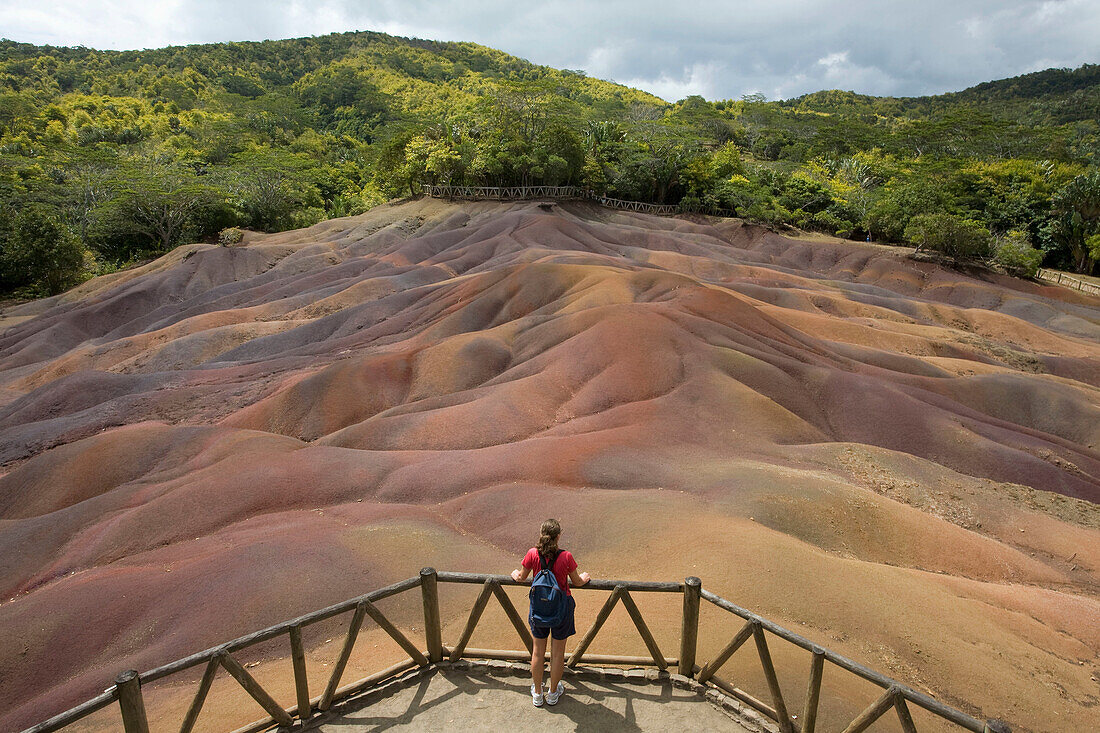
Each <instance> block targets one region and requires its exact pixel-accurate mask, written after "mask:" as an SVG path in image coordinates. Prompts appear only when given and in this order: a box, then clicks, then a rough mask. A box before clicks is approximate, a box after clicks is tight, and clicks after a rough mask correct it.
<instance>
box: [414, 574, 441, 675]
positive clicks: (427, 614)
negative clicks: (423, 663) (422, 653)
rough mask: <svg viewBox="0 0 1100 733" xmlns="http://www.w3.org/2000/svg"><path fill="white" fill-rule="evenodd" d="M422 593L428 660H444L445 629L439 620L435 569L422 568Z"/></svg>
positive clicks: (433, 661) (437, 586)
mask: <svg viewBox="0 0 1100 733" xmlns="http://www.w3.org/2000/svg"><path fill="white" fill-rule="evenodd" d="M420 593H421V595H422V596H423V597H424V638H425V639H426V640H427V643H428V659H429V660H430V661H431V662H432V663H435V662H438V661H440V660H442V659H443V627H442V624H441V622H440V620H439V585H438V576H437V575H436V572H435V568H421V570H420Z"/></svg>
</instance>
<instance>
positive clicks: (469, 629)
mask: <svg viewBox="0 0 1100 733" xmlns="http://www.w3.org/2000/svg"><path fill="white" fill-rule="evenodd" d="M492 592H493V581H492V580H486V581H485V584H484V585H482V586H481V593H479V594H478V596H477V600H476V601H474V607H473V608H471V609H470V618H469V619H467V620H466V628H464V629H463V630H462V636H460V637H459V639H458V643H457V644H455V648H454V649H452V650H451V656H450V660H451V661H452V662H457V661H458V660H459V659H461V658H462V652H464V651H465V650H466V645H467V644H469V643H470V637H471V636H473V635H474V629H475V628H477V622H478V621H480V620H481V614H482V613H483V612H484V611H485V605H486V604H487V603H488V602H489V595H490V594H491V593H492Z"/></svg>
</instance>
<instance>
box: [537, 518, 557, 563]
mask: <svg viewBox="0 0 1100 733" xmlns="http://www.w3.org/2000/svg"><path fill="white" fill-rule="evenodd" d="M559 534H561V525H560V524H558V520H556V519H547V520H546V521H545V522H543V523H542V527H540V528H539V544H538V551H539V554H540V555H543V556H546V557H549V556H550V555H552V554H553V553H554V552H556V551H557V549H558V535H559Z"/></svg>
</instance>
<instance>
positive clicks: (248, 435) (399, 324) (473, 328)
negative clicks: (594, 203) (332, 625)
mask: <svg viewBox="0 0 1100 733" xmlns="http://www.w3.org/2000/svg"><path fill="white" fill-rule="evenodd" d="M0 329H6V330H2V331H0V462H2V463H3V468H0V594H2V595H0V598H2V599H3V602H2V603H0V688H2V691H0V699H4V700H5V701H11V702H14V703H16V704H15V705H14V706H13V707H9V708H8V709H7V710H0V729H4V730H7V729H11V728H12V727H15V726H21V725H24V724H29V723H31V722H35V721H36V720H38V719H41V718H44V717H46V716H47V715H49V714H51V713H53V712H56V711H57V710H58V709H61V708H63V707H67V706H68V705H70V704H73V703H75V702H77V701H79V700H81V699H83V698H85V697H88V696H91V695H92V694H95V693H96V692H98V691H99V690H101V689H102V688H103V686H104V684H105V682H106V681H107V680H109V679H110V678H111V677H113V675H114V674H115V673H116V672H117V671H118V670H121V669H124V668H127V667H136V668H139V669H145V668H149V667H151V666H154V665H156V664H160V663H163V662H165V661H167V660H169V659H173V658H176V657H179V656H183V655H185V654H187V653H190V652H193V651H196V650H198V649H201V648H205V647H208V646H211V645H213V644H215V643H217V642H219V641H222V640H225V639H228V638H231V637H233V636H236V635H239V634H242V633H245V632H247V631H250V630H252V629H255V628H259V627H261V626H263V625H266V624H269V623H274V622H276V621H280V620H283V619H285V618H289V617H291V616H294V615H296V614H298V613H302V612H305V611H307V610H311V609H313V608H317V607H320V606H321V605H323V604H325V603H329V602H334V601H336V600H341V599H343V598H346V597H350V596H352V595H355V594H357V593H360V592H363V591H364V590H366V589H369V588H371V587H375V586H378V585H382V584H384V583H386V582H389V581H391V580H394V579H398V578H403V577H408V576H410V575H413V574H415V572H416V570H417V569H418V568H420V567H421V566H423V565H435V566H437V567H440V568H448V569H463V570H479V571H482V572H507V570H509V569H510V568H511V567H513V566H514V565H515V563H516V558H517V557H518V556H519V554H520V553H522V552H523V551H524V550H525V549H526V548H527V547H528V546H529V545H530V543H531V541H532V539H533V534H534V532H535V529H536V528H537V522H538V521H539V520H541V519H542V518H544V517H545V516H550V515H554V516H559V517H560V518H561V519H562V520H563V524H564V525H565V527H566V530H567V534H566V536H564V537H563V543H564V544H566V545H567V546H568V547H569V548H570V549H572V550H573V551H574V552H575V553H576V554H577V556H578V557H579V558H580V559H581V561H582V565H583V566H585V567H586V568H587V569H589V570H590V571H592V572H593V574H594V575H600V576H604V577H631V576H635V577H647V578H659V579H675V578H682V577H683V576H685V575H699V576H701V577H702V578H703V581H704V585H706V586H708V587H710V588H712V589H713V590H715V591H716V592H718V593H720V594H722V595H725V596H726V597H729V598H731V599H733V600H735V602H737V603H739V604H741V605H744V606H748V607H750V608H753V609H755V610H757V611H759V612H761V613H763V614H765V615H767V616H770V617H772V618H774V619H776V620H777V621H779V622H780V623H785V624H788V625H792V626H799V630H800V632H801V633H804V634H805V635H807V636H809V637H810V638H814V639H818V640H820V641H821V643H823V644H826V645H829V646H832V647H834V648H836V649H837V650H838V651H841V652H843V653H846V654H848V655H850V656H852V657H854V658H857V659H860V660H861V661H864V662H866V663H868V664H870V665H872V666H875V667H878V668H880V669H883V671H886V672H887V673H890V674H894V675H896V676H898V677H899V678H901V679H903V680H904V681H906V682H907V683H910V684H912V685H914V686H916V687H919V688H921V689H925V690H928V691H930V692H933V693H934V694H936V695H938V696H940V697H941V699H945V700H947V701H948V702H951V703H952V704H956V705H959V706H961V707H963V708H964V709H966V710H967V711H969V712H971V713H973V714H975V715H979V716H983V717H990V716H998V717H1003V718H1006V719H1007V720H1009V721H1011V722H1013V723H1014V724H1016V725H1017V726H1018V728H1019V729H1020V730H1069V729H1076V728H1071V727H1069V726H1064V725H1063V724H1064V723H1065V722H1066V721H1068V720H1076V721H1084V722H1086V723H1088V725H1085V726H1084V727H1082V728H1080V729H1087V728H1089V727H1093V728H1095V727H1097V726H1100V687H1098V684H1097V681H1096V679H1097V676H1098V673H1100V672H1098V668H1097V665H1098V658H1097V654H1098V652H1097V650H1098V649H1100V512H1098V511H1097V502H1100V301H1097V300H1096V299H1094V298H1093V299H1090V298H1089V297H1088V296H1084V295H1080V294H1076V293H1073V292H1071V291H1067V290H1064V289H1061V288H1056V287H1043V286H1039V285H1035V284H1029V283H1025V282H1022V281H1018V280H1014V279H1011V278H1001V277H997V276H992V275H989V274H981V273H975V274H965V273H960V272H958V271H954V270H949V269H945V268H941V267H938V266H935V265H932V264H928V263H917V262H913V261H910V260H908V259H905V258H904V257H903V256H902V255H900V254H898V252H897V251H895V250H892V249H888V248H881V247H874V246H863V245H855V244H829V243H819V242H814V243H810V242H802V241H796V240H791V239H786V238H783V237H780V236H778V235H775V234H772V233H769V232H766V231H764V230H762V229H758V228H754V227H750V226H746V225H743V224H742V223H740V222H738V221H735V220H723V221H717V220H715V221H702V220H700V221H698V222H692V221H686V220H680V219H661V218H655V217H647V216H642V215H632V214H623V213H613V212H609V211H607V210H602V209H598V208H595V207H590V206H587V205H581V204H575V205H573V204H562V205H555V206H549V205H547V206H539V205H537V204H515V205H509V204H493V203H483V204H463V205H459V204H449V203H445V202H441V201H435V200H422V201H416V202H411V203H406V204H402V205H394V206H383V207H379V208H377V209H374V210H372V211H370V212H368V213H366V214H363V215H361V216H358V217H353V218H349V219H339V220H333V221H329V222H325V223H322V224H319V225H317V226H314V227H312V228H310V229H305V230H300V231H295V232H285V233H282V234H278V235H268V236H257V235H251V236H250V238H249V239H248V240H246V242H245V244H244V245H242V246H239V247H233V248H219V247H214V246H209V245H192V246H188V247H182V248H180V249H177V250H176V251H174V252H172V253H171V254H169V255H167V256H165V257H163V258H161V259H160V260H157V261H156V262H153V263H151V264H149V265H147V266H145V267H142V268H140V269H137V270H133V271H127V272H123V273H118V274H116V275H112V276H108V277H104V278H97V279H96V280H93V281H90V282H88V283H86V284H85V285H83V286H81V287H79V288H77V289H75V290H74V291H71V292H70V293H67V294H65V295H62V296H59V297H57V298H53V299H50V300H47V301H41V302H37V303H32V304H28V305H25V306H22V307H21V308H18V309H14V310H11V311H10V312H8V313H5V314H3V315H2V316H0ZM456 613H457V612H456ZM803 624H804V625H803ZM723 633H725V632H723ZM725 640H726V639H725V638H723V639H715V641H714V645H715V646H716V647H720V646H721V645H722V644H723V643H724V642H725ZM704 646H705V644H704ZM704 652H705V649H704V651H703V652H701V656H703V658H705V657H706V654H705V653H704ZM779 661H780V662H781V663H782V662H783V660H779ZM801 666H802V662H801V661H799V662H798V670H793V669H792V671H791V674H792V675H794V679H795V680H800V679H802V678H800V677H798V674H800V673H802V674H804V672H800V671H799V670H801ZM792 684H794V683H792ZM801 684H802V682H800V681H799V682H797V685H801ZM1075 725H1076V723H1075Z"/></svg>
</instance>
